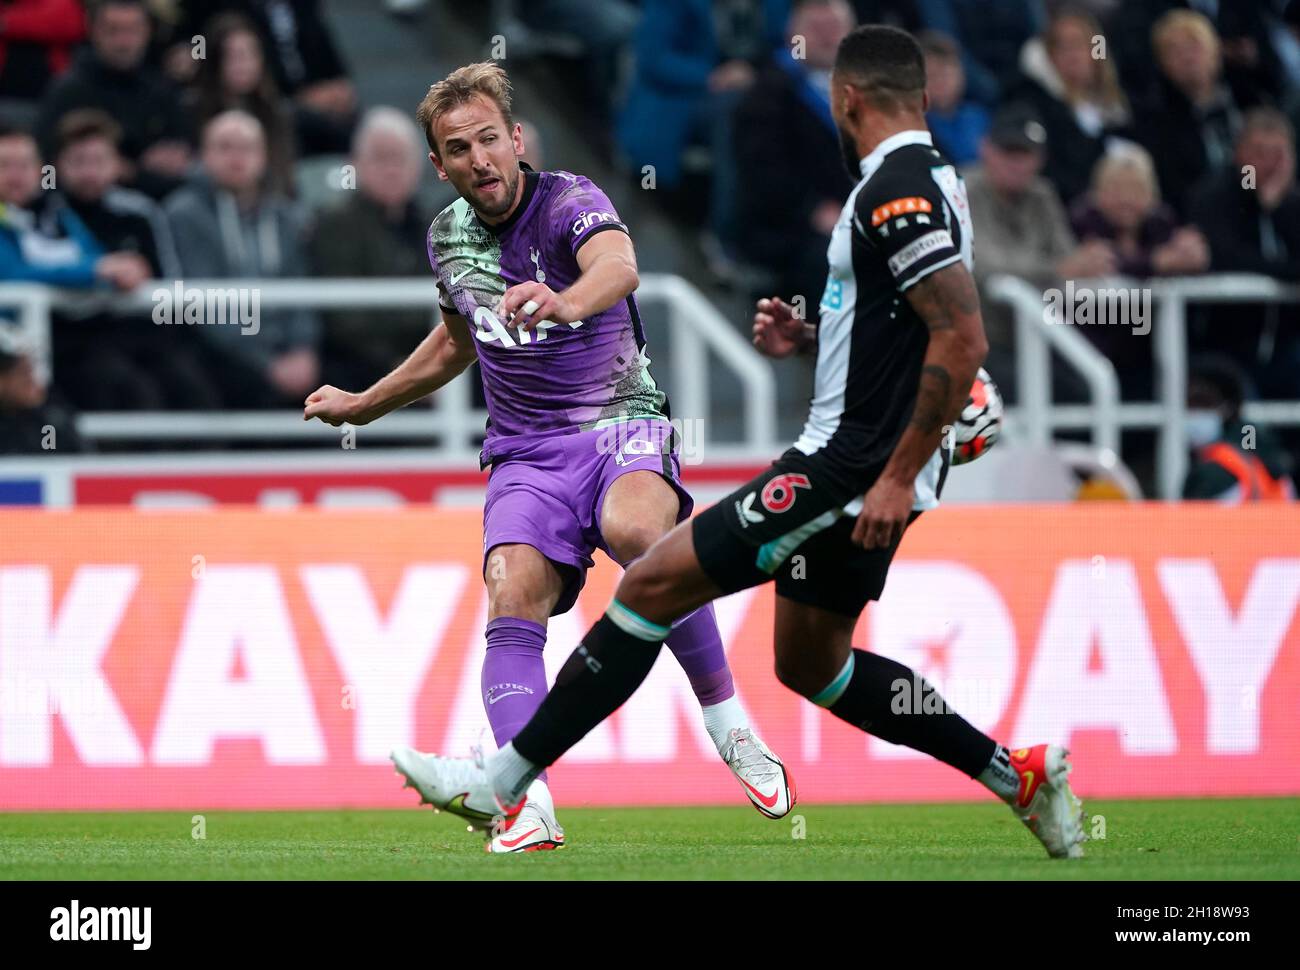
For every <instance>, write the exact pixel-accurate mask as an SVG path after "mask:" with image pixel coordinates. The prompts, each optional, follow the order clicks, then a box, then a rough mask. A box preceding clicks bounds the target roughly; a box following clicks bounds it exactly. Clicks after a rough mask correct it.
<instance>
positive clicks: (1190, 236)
mask: <svg viewBox="0 0 1300 970" xmlns="http://www.w3.org/2000/svg"><path fill="white" fill-rule="evenodd" d="M417 6H419V5H418V4H417V3H411V2H403V3H390V4H389V7H390V9H391V10H393V11H394V12H409V10H410V9H412V8H415V7H417ZM495 6H500V7H502V8H504V9H505V10H506V11H508V13H509V15H510V16H512V17H517V18H518V19H519V20H520V21H521V22H524V23H526V24H527V25H529V26H530V27H532V28H535V29H540V28H541V27H543V26H544V27H545V28H547V29H548V30H550V31H552V32H556V31H558V32H560V33H564V34H566V35H569V36H570V37H571V38H572V39H573V40H574V41H575V43H576V44H577V47H578V53H577V54H576V57H577V59H578V60H579V61H580V62H581V63H582V64H583V70H584V73H585V76H586V77H587V78H588V79H589V84H588V86H587V87H588V90H589V91H590V92H592V95H593V97H592V101H593V109H592V115H593V116H594V117H595V118H597V119H607V122H606V123H605V124H604V128H605V130H607V131H608V132H610V133H611V138H610V144H609V146H608V147H609V148H610V151H611V154H612V155H613V157H614V158H615V159H616V160H617V161H618V163H619V164H620V165H621V166H623V167H624V168H625V170H626V171H627V173H628V175H629V177H631V178H637V179H639V178H641V177H642V174H643V173H644V172H645V171H647V169H646V166H653V171H654V174H655V179H656V182H657V186H658V187H659V188H660V189H662V190H664V191H663V193H662V196H661V197H663V198H665V201H666V203H667V205H668V206H669V207H670V208H671V211H673V212H675V213H681V212H698V213H701V216H700V217H699V222H698V224H697V225H695V226H693V227H691V228H693V229H695V230H698V231H700V232H701V234H702V238H703V240H704V245H705V247H706V251H707V252H708V253H709V254H710V255H711V257H712V258H711V265H712V266H713V267H714V269H715V271H716V273H717V274H718V275H719V277H720V278H721V279H722V280H724V281H726V282H729V283H730V284H731V285H735V286H740V287H741V288H743V289H745V290H747V291H752V292H753V293H754V294H755V295H758V294H760V293H768V292H772V291H775V292H780V293H782V294H785V295H787V296H791V295H803V296H804V297H805V299H806V305H807V307H808V309H809V312H810V314H815V308H816V305H817V303H818V297H819V295H820V292H821V288H822V284H823V282H824V278H825V268H826V265H825V248H826V243H827V240H828V238H829V235H830V230H831V227H832V226H833V225H834V223H835V221H836V219H837V218H838V216H839V212H840V209H841V207H842V205H843V202H844V200H845V198H846V196H847V194H848V192H849V191H850V189H851V188H852V184H853V183H852V180H851V179H850V177H849V175H848V173H847V171H846V170H845V168H844V165H843V162H842V161H841V157H842V152H841V148H840V144H839V140H838V138H837V135H836V132H835V128H834V125H833V123H832V121H831V114H830V101H829V98H830V85H829V69H830V66H831V63H832V61H833V59H834V55H835V51H836V47H837V45H838V43H839V40H840V38H842V37H843V36H844V35H845V34H846V33H848V31H849V30H850V29H851V28H852V26H853V25H854V24H855V23H857V22H865V21H878V22H887V23H893V24H896V25H898V26H902V27H905V28H907V29H909V30H911V31H913V32H914V33H915V34H916V36H917V37H918V39H919V40H920V42H921V44H922V48H923V50H924V53H925V56H926V61H927V69H928V74H929V95H930V112H929V123H930V127H931V129H932V131H933V134H934V138H935V143H936V145H937V146H938V147H939V148H941V149H942V150H943V151H944V152H946V153H947V154H948V155H949V156H950V157H951V158H952V159H953V160H954V161H955V162H956V163H957V164H958V165H960V166H961V167H962V170H963V174H964V175H965V178H966V181H967V186H968V189H969V198H970V204H971V208H972V214H973V217H974V223H975V226H976V227H977V232H976V233H975V237H974V245H975V265H976V269H977V271H978V273H979V277H980V279H981V281H984V280H987V279H988V278H989V277H990V276H992V275H994V274H998V273H1011V274H1015V275H1017V276H1020V277H1023V278H1025V279H1027V280H1030V281H1031V282H1033V283H1035V285H1038V286H1041V287H1043V288H1044V289H1047V288H1050V287H1053V286H1059V285H1060V284H1061V281H1063V280H1066V279H1076V280H1078V279H1086V278H1093V277H1100V276H1108V275H1113V274H1122V275H1125V276H1129V277H1133V278H1137V279H1144V278H1150V277H1156V276H1184V275H1191V274H1199V273H1205V272H1231V271H1242V272H1254V273H1262V274H1265V275H1267V276H1271V277H1273V278H1275V279H1278V280H1282V281H1287V282H1295V281H1300V190H1298V189H1297V186H1296V179H1295V154H1296V135H1295V132H1296V125H1297V123H1298V122H1300V0H1289V2H1288V0H1124V2H1118V0H1072V2H1053V0H855V2H849V0H656V2H654V3H653V5H651V4H649V3H643V4H639V3H634V2H631V0H609V2H584V0H537V2H533V3H526V4H525V3H516V4H502V5H494V7H495ZM652 7H653V15H648V14H650V13H651V8H652ZM564 56H570V57H572V56H574V55H573V54H572V53H569V54H567V55H564ZM424 152H425V148H424V146H423V139H422V137H421V135H420V133H419V132H418V131H417V130H416V129H415V126H414V125H413V123H412V122H411V121H410V118H409V112H408V111H405V110H398V109H395V108H384V107H375V108H370V109H369V110H365V109H364V108H363V106H362V105H361V104H360V103H359V100H358V97H357V92H356V88H355V86H354V84H353V81H352V80H351V78H350V76H349V72H348V67H347V65H346V64H345V62H344V60H343V58H342V57H341V55H340V53H339V50H338V47H337V44H336V41H335V39H334V38H333V37H332V36H331V33H330V29H329V27H328V25H327V23H326V21H325V19H324V17H323V15H322V12H321V4H320V3H319V2H318V0H94V2H87V3H85V4H83V3H82V2H81V0H0V206H2V207H3V208H0V280H28V281H38V282H45V283H49V284H53V285H58V286H62V287H69V288H80V289H85V290H97V289H98V290H102V289H106V288H116V289H119V290H126V289H133V288H135V287H137V286H139V285H140V284H141V283H143V282H144V281H145V280H149V279H165V280H171V279H180V278H187V277H188V278H191V279H196V278H205V277H206V278H216V277H225V278H229V277H243V278H263V279H265V278H274V277H298V276H306V275H323V276H329V275H348V276H365V275H373V276H385V275H389V276H391V275H409V274H418V273H421V272H423V266H422V260H423V255H422V252H421V250H420V248H419V247H418V246H412V245H411V240H412V239H413V238H419V237H420V236H421V235H422V234H423V231H424V227H425V226H427V224H428V222H429V220H430V218H431V217H432V215H433V213H432V212H430V211H428V210H427V207H426V206H424V205H423V204H422V203H421V201H420V200H419V198H418V197H417V192H416V188H417V183H418V181H419V178H420V173H421V170H422V166H424V165H425V162H424V160H423V155H424ZM313 158H329V159H338V160H339V161H340V162H349V163H350V164H351V165H352V166H353V168H352V169H351V170H350V171H352V172H353V173H354V177H355V185H354V186H350V187H354V188H355V189H356V191H354V192H348V193H334V196H335V197H336V198H335V199H333V200H332V201H333V202H335V203H336V204H334V205H328V206H323V205H320V204H319V200H314V199H312V198H310V197H309V196H310V194H309V193H304V192H303V191H302V179H301V177H300V176H301V172H302V170H303V167H304V165H307V164H309V163H310V161H311V160H312V159H313ZM43 166H44V167H43ZM50 166H52V167H50ZM1244 173H1249V175H1248V176H1247V175H1246V174H1244ZM683 198H686V199H689V200H693V203H694V204H691V205H685V206H683V205H681V204H680V201H681V199H683ZM1298 312H1300V310H1297V308H1296V307H1295V306H1291V305H1267V306H1259V307H1242V306H1236V307H1226V308H1218V309H1213V310H1211V309H1198V310H1197V311H1196V312H1195V313H1194V315H1193V316H1192V317H1191V319H1190V325H1191V329H1190V341H1191V348H1192V350H1193V352H1194V354H1195V355H1196V357H1197V358H1198V360H1197V361H1196V375H1197V380H1200V381H1201V384H1202V385H1204V384H1206V383H1207V382H1208V383H1209V384H1214V386H1215V387H1219V388H1220V390H1222V388H1223V385H1224V381H1227V382H1228V383H1229V384H1230V385H1231V387H1230V388H1229V389H1228V390H1227V391H1224V392H1223V394H1222V395H1221V397H1222V400H1221V401H1220V403H1219V404H1218V405H1216V406H1217V407H1218V408H1219V413H1220V414H1221V417H1222V420H1221V422H1220V427H1219V428H1218V434H1219V436H1221V437H1222V436H1227V437H1229V438H1230V437H1231V432H1232V430H1233V429H1232V428H1231V427H1229V425H1230V421H1231V420H1232V419H1235V417H1234V413H1233V412H1232V405H1231V402H1232V401H1233V400H1235V401H1236V402H1237V406H1238V409H1239V405H1240V402H1241V401H1243V400H1249V399H1251V398H1255V397H1265V398H1268V397H1272V398H1282V399H1295V398H1298V397H1300V393H1298V392H1300V326H1297V319H1296V316H1297V313H1298ZM985 313H986V326H987V328H988V331H989V336H990V343H991V346H992V350H991V354H990V368H991V369H995V370H996V371H997V372H999V373H1005V374H1011V373H1013V372H1014V371H1013V367H1012V365H1011V360H1012V357H1013V353H1014V344H1013V333H1012V327H1011V324H1010V319H1009V316H1008V313H1007V311H1006V310H1005V308H1002V307H999V306H997V305H996V304H994V303H992V302H991V301H987V300H986V301H985ZM390 316H391V317H393V323H394V325H392V326H389V327H386V328H384V329H383V330H382V332H380V331H377V330H376V329H375V328H373V327H370V326H367V321H366V318H365V316H364V315H359V314H357V313H354V312H350V311H331V312H329V313H316V312H314V311H309V310H281V311H275V312H270V311H268V312H265V313H263V314H262V323H261V330H262V334H263V339H259V340H255V341H249V340H239V339H232V338H233V337H234V336H235V335H236V334H237V333H238V331H237V330H235V329H232V328H221V327H210V328H200V333H202V334H203V335H204V339H203V340H201V341H194V340H188V339H183V338H182V337H181V336H180V334H183V333H184V331H183V330H180V331H176V332H169V331H167V329H166V328H162V330H161V331H160V329H159V328H154V327H152V326H150V327H147V328H145V327H142V326H140V321H139V320H130V319H121V318H119V317H116V316H113V315H111V314H109V313H107V312H105V311H104V309H103V307H102V305H97V304H96V303H95V302H94V301H93V300H88V301H87V302H85V303H84V304H78V309H77V310H75V311H72V310H63V311H60V313H59V314H58V315H57V317H56V320H55V323H54V329H53V372H54V375H55V380H54V382H53V386H52V387H51V388H50V389H48V392H42V395H41V396H42V397H43V396H44V395H45V394H46V393H47V394H48V396H49V400H47V401H44V403H43V404H42V405H41V406H42V407H58V408H63V407H64V406H65V405H71V406H72V407H73V408H77V409H95V410H131V409H210V408H223V407H226V408H238V409H240V410H244V409H248V408H250V407H265V408H275V407H290V406H294V405H296V404H299V403H300V402H301V400H302V397H303V395H304V394H305V393H306V392H307V391H309V390H311V389H312V388H313V387H315V386H316V385H317V384H319V383H321V382H330V383H337V384H340V385H344V386H357V385H361V384H365V383H368V382H370V381H371V380H373V379H375V378H376V377H378V376H379V375H380V374H382V373H383V372H385V371H386V370H387V369H389V368H390V367H391V366H392V365H393V364H395V363H396V362H397V361H398V360H399V359H400V358H401V357H402V356H403V355H404V354H405V352H406V350H407V349H408V348H410V347H411V346H412V345H413V344H414V343H415V341H416V340H418V336H419V334H420V333H422V332H423V331H424V330H426V329H427V327H428V323H429V320H428V316H427V315H426V314H424V313H422V312H414V313H407V314H390ZM1081 329H1082V330H1083V332H1084V333H1085V335H1086V336H1087V337H1088V338H1089V339H1090V340H1092V341H1093V342H1094V343H1095V344H1096V345H1097V346H1098V348H1099V349H1100V350H1102V351H1103V352H1104V353H1105V354H1106V355H1107V357H1109V358H1110V359H1111V361H1112V362H1113V363H1114V364H1115V366H1116V368H1117V370H1118V373H1119V376H1120V381H1121V386H1122V390H1123V394H1124V397H1125V398H1126V399H1149V398H1150V396H1151V394H1152V393H1153V390H1154V388H1153V387H1152V381H1153V372H1154V368H1153V363H1152V357H1151V343H1152V342H1151V341H1145V340H1133V339H1132V338H1131V335H1130V334H1128V333H1126V332H1123V328H1116V327H1086V328H1081ZM160 332H163V333H166V334H167V336H164V337H160V336H159V333H160ZM106 338H111V339H106ZM21 356H22V354H21V351H19V350H14V349H13V348H8V349H6V348H0V368H12V367H14V366H15V365H14V364H13V363H12V362H13V361H15V360H19V359H20V358H21ZM1207 374H1208V375H1212V377H1213V380H1211V378H1210V377H1207V376H1206V375H1207ZM1225 375H1226V376H1225ZM6 380H9V379H8V378H2V379H0V387H3V386H6V384H5V381H6ZM11 383H14V384H15V386H17V384H20V383H21V384H22V385H23V387H24V388H26V387H27V383H29V382H23V381H19V380H17V379H14V380H13V381H11ZM1006 383H1007V384H1011V383H1012V382H1009V381H1008V382H1006ZM1058 383H1059V384H1060V385H1061V386H1062V387H1063V388H1064V393H1065V394H1066V395H1067V397H1068V396H1069V394H1070V393H1071V389H1070V384H1069V375H1067V374H1062V375H1061V380H1060V381H1059V382H1058ZM1194 383H1195V382H1194ZM1005 389H1006V390H1007V391H1008V392H1009V393H1014V387H1013V386H1008V387H1007V388H1005ZM1192 390H1193V391H1195V390H1196V388H1195V387H1194V388H1192ZM26 393H27V398H25V400H29V403H30V399H31V397H32V392H26ZM7 406H8V405H6V404H5V403H4V402H0V407H7ZM12 426H17V423H16V422H15V423H13V424H12V425H11V427H12ZM1206 433H1208V432H1206ZM4 437H5V435H3V434H0V439H3V438H4ZM4 447H5V446H4V444H3V443H2V442H0V450H2V449H3V448H4ZM15 447H17V446H15ZM1261 460H1265V459H1263V456H1262V455H1261ZM1286 462H1287V457H1286V454H1285V451H1284V450H1283V449H1281V448H1278V449H1275V450H1274V451H1273V452H1270V454H1269V456H1268V457H1267V459H1266V464H1267V468H1266V469H1265V471H1266V473H1267V474H1268V475H1269V476H1270V477H1273V478H1280V477H1284V476H1285V474H1286Z"/></svg>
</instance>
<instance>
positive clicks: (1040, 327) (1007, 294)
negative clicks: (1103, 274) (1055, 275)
mask: <svg viewBox="0 0 1300 970" xmlns="http://www.w3.org/2000/svg"><path fill="white" fill-rule="evenodd" d="M1087 285H1089V286H1095V287H1096V288H1097V289H1116V288H1123V289H1146V290H1149V291H1150V293H1151V297H1152V300H1153V301H1154V303H1155V304H1156V305H1157V311H1156V316H1155V319H1154V321H1152V323H1151V334H1152V336H1153V338H1154V340H1155V344H1154V345H1153V348H1152V349H1153V351H1154V355H1153V356H1154V359H1155V366H1156V374H1157V378H1158V379H1157V395H1158V399H1157V400H1156V401H1154V402H1134V403H1127V404H1126V403H1122V402H1121V401H1120V399H1119V384H1118V380H1117V378H1116V374H1115V368H1114V365H1112V364H1111V363H1110V361H1109V360H1107V359H1106V358H1105V357H1104V356H1103V355H1102V354H1101V353H1100V352H1099V351H1098V350H1097V349H1096V348H1095V347H1094V346H1093V345H1092V344H1091V343H1090V342H1089V341H1088V340H1087V338H1086V337H1084V336H1083V334H1082V333H1080V332H1079V331H1078V330H1077V329H1076V328H1075V327H1074V326H1069V325H1061V324H1060V323H1055V322H1052V321H1051V319H1050V318H1049V315H1048V314H1046V313H1044V309H1045V307H1046V301H1045V299H1044V295H1043V291H1042V290H1041V289H1039V288H1038V287H1035V286H1032V285H1031V284H1029V283H1027V282H1025V281H1024V280H1022V279H1018V278H1015V277H1010V276H995V277H992V278H991V279H990V280H989V282H988V287H987V292H988V295H989V296H990V297H991V298H993V299H996V300H999V301H1002V302H1005V303H1007V304H1009V305H1010V306H1011V307H1012V309H1013V310H1014V311H1015V318H1016V342H1017V346H1016V372H1017V374H1016V380H1017V384H1016V386H1017V390H1018V391H1019V393H1020V401H1019V404H1018V406H1017V407H1016V408H1014V409H1011V413H1012V415H1013V416H1014V417H1015V420H1016V422H1017V425H1018V426H1019V428H1020V430H1021V431H1022V432H1023V433H1024V434H1025V436H1026V437H1027V438H1028V439H1029V440H1030V441H1032V442H1033V443H1034V444H1037V445H1046V444H1047V443H1048V441H1049V440H1050V439H1051V436H1052V433H1053V432H1055V431H1059V430H1065V429H1079V428H1082V429H1090V430H1091V431H1092V434H1093V443H1094V444H1097V445H1100V446H1103V447H1110V448H1112V449H1115V450H1118V442H1119V432H1120V429H1122V428H1154V429H1156V430H1157V434H1158V444H1157V453H1156V479H1157V491H1158V493H1159V496H1160V497H1161V498H1163V499H1176V498H1178V497H1179V496H1180V495H1181V494H1182V484H1183V479H1184V477H1185V476H1186V474H1187V454H1188V442H1187V427H1186V417H1187V399H1186V394H1187V305H1188V304H1189V303H1193V302H1196V303H1280V302H1284V303H1290V302H1297V301H1300V287H1298V286H1291V285H1284V284H1281V283H1279V282H1277V281H1276V280H1274V279H1270V278H1269V277H1265V276H1253V275H1242V274H1215V275H1210V276H1194V277H1186V278H1172V279H1160V280H1145V281H1137V280H1114V279H1110V280H1092V281H1087ZM1053 349H1055V350H1057V351H1058V352H1059V353H1060V354H1061V355H1062V357H1063V358H1064V359H1065V361H1066V362H1067V363H1068V364H1070V365H1071V366H1072V367H1074V369H1075V370H1076V371H1078V372H1079V374H1080V375H1081V376H1082V378H1083V379H1084V381H1085V382H1086V383H1087V385H1088V388H1089V392H1090V396H1091V398H1092V403H1091V404H1087V405H1077V404H1075V405H1057V404H1053V403H1052V390H1051V382H1052V378H1051V355H1050V351H1051V350H1053ZM1296 393H1297V397H1300V374H1297V376H1296ZM1242 417H1243V418H1245V420H1247V421H1255V422H1259V423H1261V424H1273V425H1300V400H1288V401H1252V402H1248V403H1247V404H1246V405H1245V406H1244V407H1243V409H1242ZM1111 442H1113V444H1112V443H1111Z"/></svg>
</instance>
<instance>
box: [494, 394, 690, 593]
mask: <svg viewBox="0 0 1300 970" xmlns="http://www.w3.org/2000/svg"><path fill="white" fill-rule="evenodd" d="M672 435H673V429H672V426H671V425H670V424H669V423H668V422H667V421H663V420H648V419H647V420H636V419H633V420H629V421H627V422H625V423H624V424H622V425H618V426H614V427H609V428H602V429H600V430H597V431H580V432H577V433H576V434H558V435H554V434H553V435H536V436H532V435H529V436H523V435H520V436H515V437H513V438H511V439H510V440H509V441H508V442H497V443H495V444H494V446H493V456H494V457H493V459H492V472H491V474H490V475H489V476H488V484H487V496H486V500H485V502H484V504H483V564H484V567H485V568H486V566H487V557H488V553H490V552H491V551H492V549H493V548H494V547H495V546H500V545H506V544H511V543H520V544H523V545H528V546H532V547H533V548H534V549H536V550H537V551H538V552H540V553H541V554H542V555H543V556H545V557H546V558H547V559H550V560H551V561H552V562H554V563H557V564H558V565H560V566H562V567H564V566H567V567H572V568H570V569H561V573H562V574H563V575H564V591H563V592H562V593H561V594H560V599H559V602H557V603H556V604H555V609H554V610H552V611H551V615H552V616H558V615H560V614H561V613H567V612H568V611H569V610H570V609H572V608H573V604H574V602H576V601H577V599H578V593H580V592H581V591H582V587H583V584H584V583H585V582H586V581H587V570H588V569H590V568H591V567H592V566H593V565H594V560H592V558H591V555H592V552H593V551H594V550H596V549H601V550H603V551H604V552H605V554H606V555H609V547H608V546H606V545H605V539H604V536H602V535H601V533H600V511H601V508H602V506H603V505H604V502H605V493H606V492H608V491H609V487H610V486H611V485H613V484H614V482H615V481H616V480H617V479H618V478H619V477H620V476H622V475H626V474H628V473H629V472H639V471H653V472H658V473H659V474H660V475H662V476H663V477H664V478H665V479H667V481H668V484H670V485H671V486H672V487H673V489H674V491H676V492H677V496H678V498H679V499H680V500H681V506H680V508H679V510H678V513H677V521H679V522H680V521H682V520H683V519H685V518H687V517H688V516H689V515H690V514H691V510H692V509H693V508H694V506H695V503H694V501H693V500H692V499H691V496H690V494H689V493H688V492H687V491H686V489H685V487H684V486H683V485H682V483H681V467H680V465H679V462H678V458H677V453H676V450H675V448H674V447H673V446H674V441H673V437H672ZM611 558H613V557H612V556H611Z"/></svg>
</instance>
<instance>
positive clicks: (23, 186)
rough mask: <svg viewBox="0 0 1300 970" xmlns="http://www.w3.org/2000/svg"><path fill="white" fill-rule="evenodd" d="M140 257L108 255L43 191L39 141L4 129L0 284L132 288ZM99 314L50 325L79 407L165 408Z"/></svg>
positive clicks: (57, 361)
mask: <svg viewBox="0 0 1300 970" xmlns="http://www.w3.org/2000/svg"><path fill="white" fill-rule="evenodd" d="M149 275H150V274H149V263H148V261H147V260H145V259H144V258H143V257H142V256H141V255H140V254H139V253H138V252H109V251H107V250H106V249H105V247H104V246H102V245H101V244H100V243H99V242H98V241H97V240H96V239H95V238H94V236H93V235H92V234H91V232H90V230H89V229H88V228H86V224H85V223H84V222H82V221H81V219H80V217H78V216H77V214H76V213H75V212H74V211H73V210H72V208H71V207H70V206H68V205H67V204H66V203H65V202H63V200H62V199H61V198H60V196H59V195H58V194H57V193H53V192H47V193H44V194H42V192H41V165H40V155H39V153H38V151H37V147H36V140H35V138H33V137H32V135H31V134H29V133H28V132H26V131H23V130H21V129H15V128H4V127H0V280H22V281H26V282H31V283H44V284H46V285H48V286H58V287H66V288H72V289H91V288H94V287H97V286H101V285H108V286H111V287H113V288H115V289H119V290H132V289H135V288H136V287H137V286H139V285H140V284H141V283H143V282H144V281H145V280H146V279H148V278H149ZM101 325H102V318H101V317H100V316H99V315H97V314H92V315H89V316H86V315H83V316H80V317H74V316H70V315H67V314H56V315H55V316H54V318H53V320H52V328H51V329H52V343H53V348H52V350H53V358H54V376H55V379H56V380H57V381H58V382H59V385H60V387H62V388H63V390H64V391H65V393H66V394H67V395H68V397H69V398H71V399H72V401H73V403H75V404H76V405H77V406H79V407H82V408H95V409H100V410H127V409H132V408H149V407H157V406H160V403H161V398H160V397H159V394H158V390H157V385H155V384H154V383H153V382H152V381H151V380H150V379H149V378H148V375H147V374H144V373H143V372H141V370H140V368H139V367H137V366H136V365H135V364H134V362H133V361H132V360H131V359H130V357H129V355H127V354H126V353H125V352H124V351H123V350H122V348H121V347H119V346H117V345H116V344H114V343H113V342H112V341H111V340H104V339H102V334H101V331H100V330H99V327H100V326H101Z"/></svg>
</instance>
